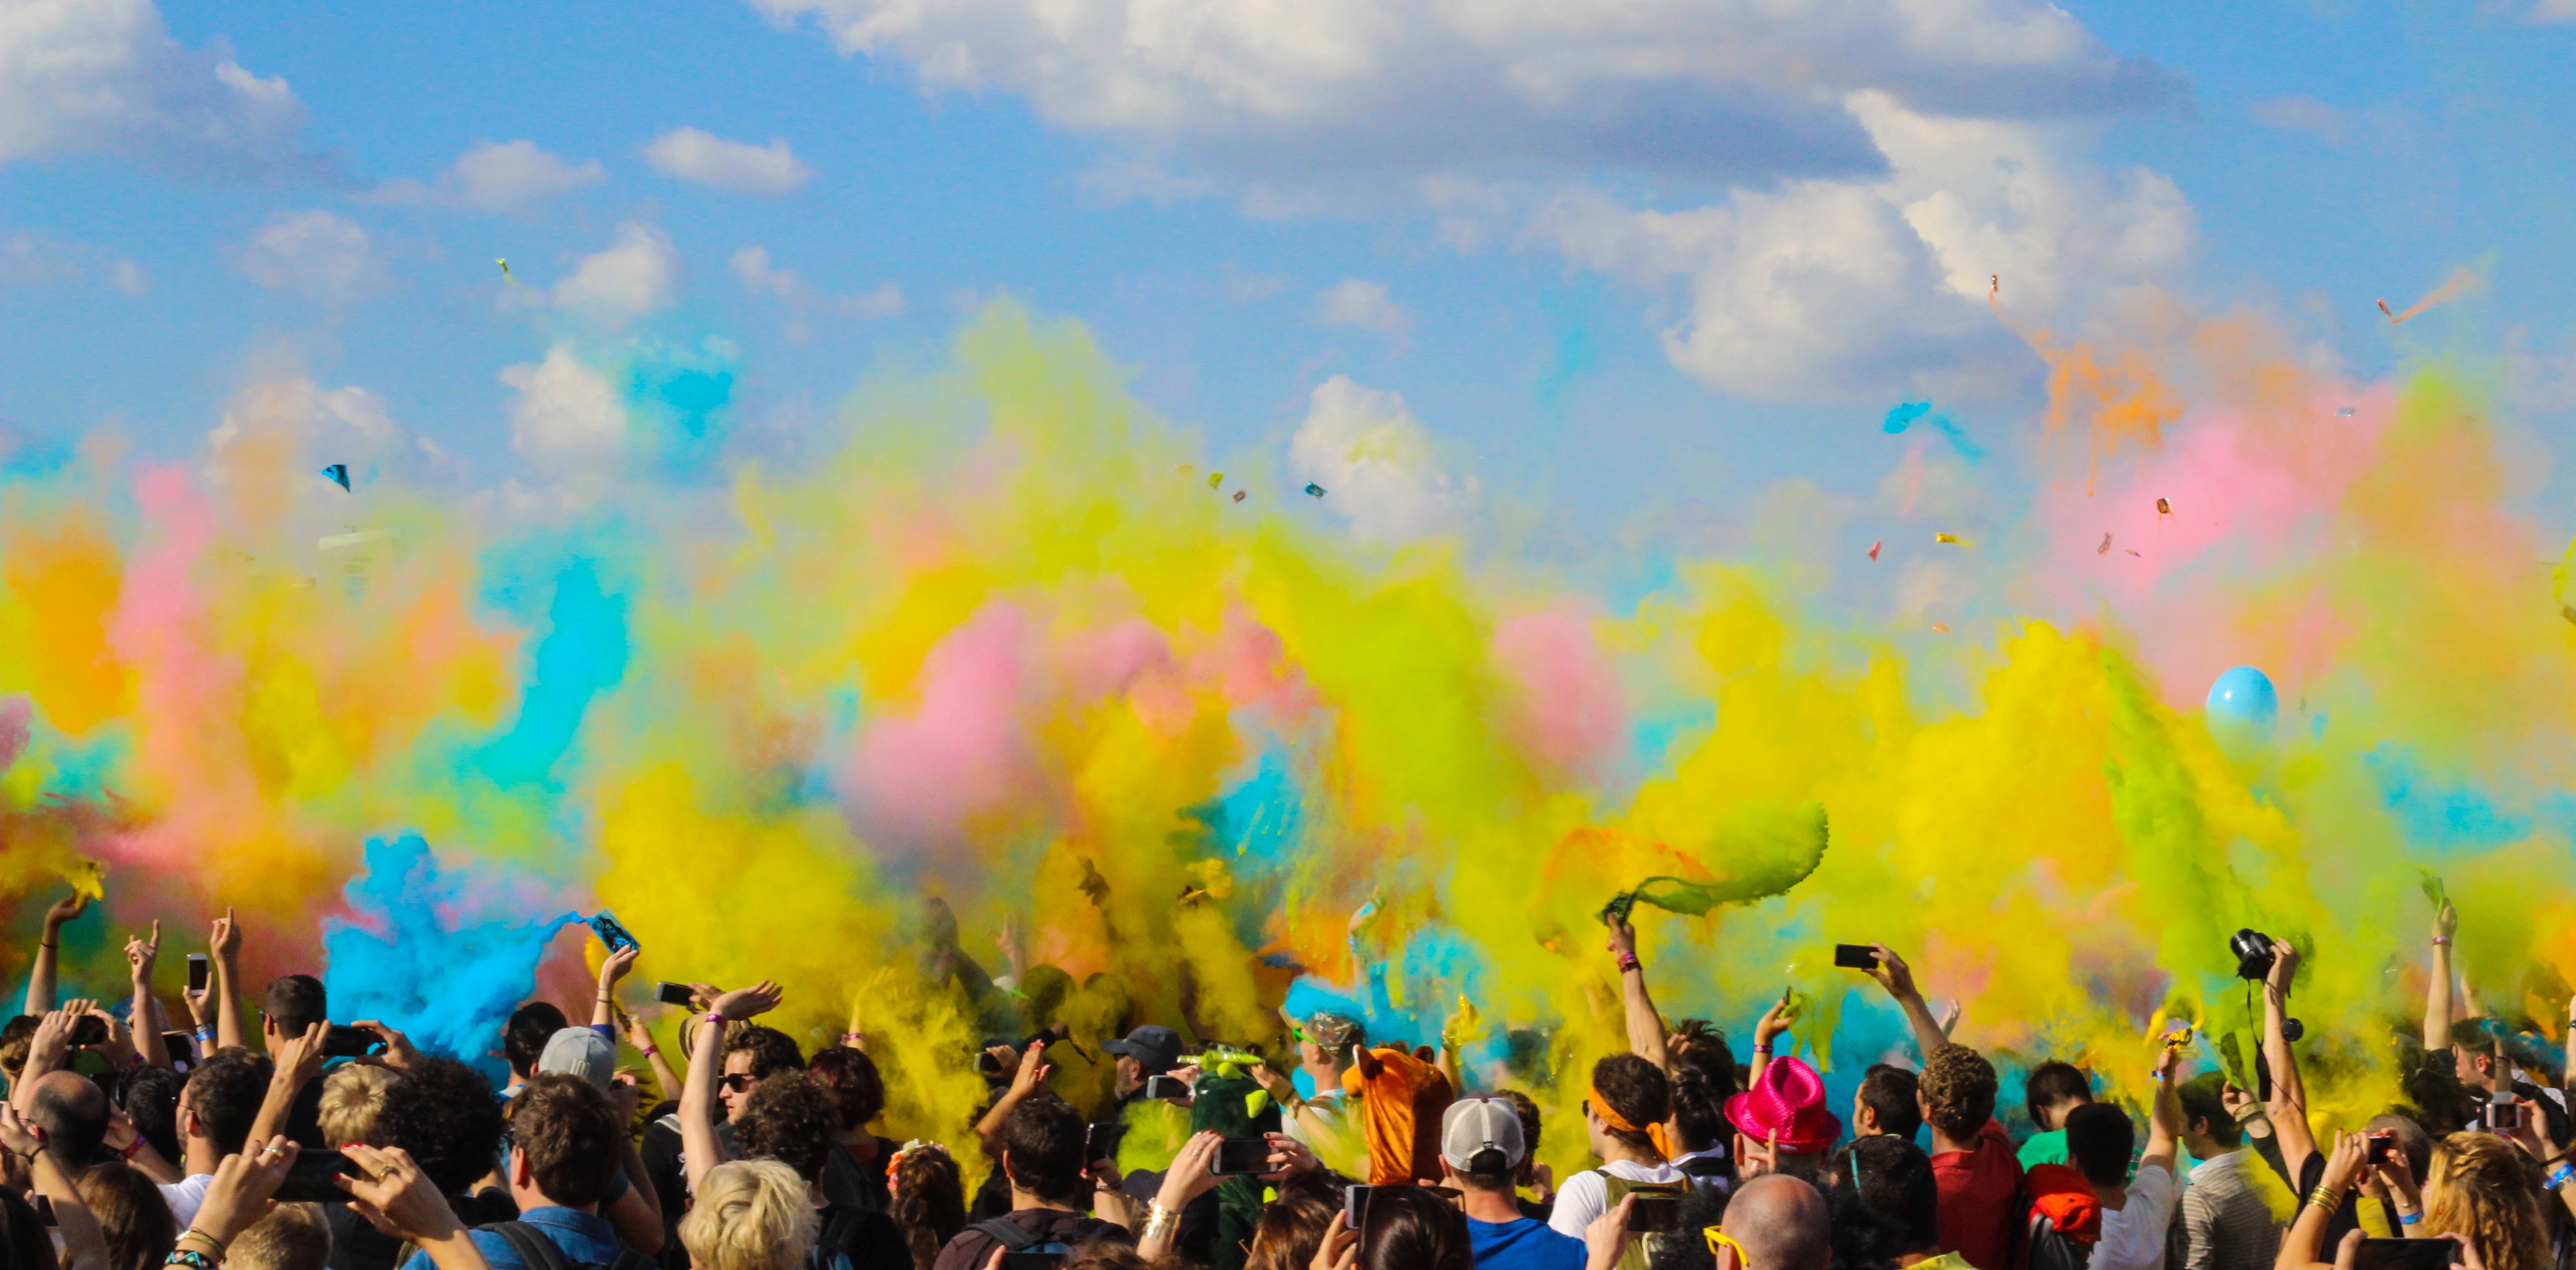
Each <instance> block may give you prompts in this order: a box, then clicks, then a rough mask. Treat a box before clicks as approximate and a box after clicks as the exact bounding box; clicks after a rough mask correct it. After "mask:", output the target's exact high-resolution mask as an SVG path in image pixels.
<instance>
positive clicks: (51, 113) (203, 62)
mask: <svg viewBox="0 0 2576 1270" xmlns="http://www.w3.org/2000/svg"><path fill="white" fill-rule="evenodd" d="M303 126H304V107H303V104H302V103H300V102H298V101H297V100H296V99H295V94H294V93H293V92H292V91H291V90H289V89H288V88H287V86H286V81H285V80H283V79H261V78H259V77H257V76H255V75H252V74H251V73H250V72H248V71H246V70H243V69H242V68H241V65H240V64H239V63H237V62H235V61H234V60H233V58H232V54H231V52H230V51H229V50H227V49H225V48H223V47H222V46H221V45H220V44H218V45H216V46H214V47H212V48H208V49H203V50H198V49H190V48H186V47H184V46H182V45H181V44H180V43H179V42H178V41H176V40H173V39H171V38H170V33H169V31H168V30H167V29H166V28H165V27H164V26H163V25H162V22H161V11H160V9H159V8H157V7H156V6H155V5H154V4H153V3H152V0H9V3H7V4H6V5H5V6H0V163H7V162H10V161H12V160H18V159H37V158H49V157H53V156H58V155H67V154H87V153H106V154H114V155H119V156H122V157H124V158H128V159H132V160H135V161H138V162H142V163H146V164H149V165H152V166H154V167H158V168H161V169H164V170H167V171H174V172H179V173H182V174H185V175H190V176H210V177H252V178H269V177H278V176H294V175H301V176H310V177H318V176H324V175H328V174H329V173H330V171H331V165H329V164H328V163H327V162H325V161H323V160H320V159H318V158H316V157H314V156H312V155H309V154H305V153H303V152H301V151H300V150H299V149H298V136H297V134H298V133H299V132H300V131H301V130H302V128H303Z"/></svg>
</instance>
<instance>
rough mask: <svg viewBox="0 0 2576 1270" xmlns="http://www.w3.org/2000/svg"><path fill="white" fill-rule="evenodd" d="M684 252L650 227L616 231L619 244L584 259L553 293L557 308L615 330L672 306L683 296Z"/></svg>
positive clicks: (626, 227) (626, 226)
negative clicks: (681, 281) (681, 278)
mask: <svg viewBox="0 0 2576 1270" xmlns="http://www.w3.org/2000/svg"><path fill="white" fill-rule="evenodd" d="M680 276H681V266H680V253H679V251H678V250H676V249H675V248H673V247H672V246H671V239H670V237H669V236H668V235H666V234H664V233H663V232H662V231H661V230H659V229H657V228H655V227H653V226H651V225H639V224H635V223H633V222H629V223H627V224H624V225H620V226H618V227H617V241H616V242H614V243H612V244H610V245H609V246H608V247H607V248H606V249H604V250H601V251H596V252H593V253H591V254H590V255H587V256H584V257H582V258H581V260H580V262H579V263H578V264H576V265H574V266H573V271H572V274H571V276H569V277H567V278H565V279H564V280H563V281H561V282H558V283H556V284H555V285H554V289H553V291H552V292H550V293H549V297H550V298H551V299H552V300H553V302H554V304H555V307H557V308H560V309H563V310H565V311H566V312H569V313H572V314H574V315H575V316H578V317H581V318H583V319H585V320H587V321H590V322H594V323H596V324H598V325H600V326H603V327H608V328H611V329H614V328H617V327H622V326H625V325H626V324H628V323H630V322H633V321H635V320H636V319H638V318H642V317H646V316H649V315H651V314H654V313H659V312H661V311H662V310H664V309H666V308H669V307H670V306H671V303H672V301H674V300H676V299H677V298H678V297H679V292H680Z"/></svg>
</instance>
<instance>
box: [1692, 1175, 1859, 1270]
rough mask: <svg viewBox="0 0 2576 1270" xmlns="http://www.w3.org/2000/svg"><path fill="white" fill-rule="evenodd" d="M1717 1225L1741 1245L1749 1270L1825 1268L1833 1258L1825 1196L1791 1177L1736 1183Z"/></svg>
mask: <svg viewBox="0 0 2576 1270" xmlns="http://www.w3.org/2000/svg"><path fill="white" fill-rule="evenodd" d="M1718 1229H1720V1230H1722V1231H1724V1232H1726V1235H1727V1237H1728V1238H1731V1239H1733V1240H1734V1241H1735V1242H1736V1244H1737V1246H1739V1247H1741V1248H1743V1249H1744V1259H1745V1260H1746V1261H1748V1262H1750V1263H1751V1270H1825V1267H1826V1265H1827V1264H1828V1263H1830V1262H1831V1261H1832V1260H1833V1256H1834V1251H1833V1242H1832V1238H1831V1236H1832V1231H1831V1228H1830V1223H1829V1222H1828V1221H1827V1220H1826V1216H1825V1197H1824V1196H1822V1195H1819V1194H1817V1193H1816V1188H1815V1187H1813V1186H1810V1185H1808V1184H1807V1183H1805V1182H1802V1181H1799V1180H1798V1179H1797V1178H1794V1177H1783V1176H1781V1175H1779V1174H1777V1173H1769V1174H1765V1175H1763V1176H1761V1177H1757V1178H1754V1179H1753V1180H1752V1181H1749V1182H1746V1183H1745V1184H1744V1185H1743V1186H1741V1187H1738V1188H1737V1189H1736V1192H1735V1197H1734V1198H1733V1199H1730V1200H1728V1201H1727V1204H1726V1220H1725V1221H1723V1222H1721V1223H1719V1225H1718ZM1735 1270H1746V1267H1743V1266H1738V1267H1736V1268H1735Z"/></svg>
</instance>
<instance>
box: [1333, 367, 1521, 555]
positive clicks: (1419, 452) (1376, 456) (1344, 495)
mask: <svg viewBox="0 0 2576 1270" xmlns="http://www.w3.org/2000/svg"><path fill="white" fill-rule="evenodd" d="M1288 462H1289V464H1290V466H1291V467H1293V468H1294V469H1295V470H1296V473H1297V475H1299V476H1301V477H1304V478H1305V479H1307V480H1309V481H1313V482H1314V483H1316V484H1318V485H1321V486H1323V487H1324V489H1325V490H1326V491H1327V492H1326V494H1325V498H1324V502H1325V505H1326V506H1328V507H1330V508H1332V509H1333V510H1334V511H1336V512H1338V513H1340V514H1341V515H1342V516H1344V517H1346V518H1348V519H1349V520H1350V522H1351V534H1352V536H1353V537H1356V538H1360V539H1363V540H1366V541H1371V542H1401V541H1405V540H1409V539H1414V538H1420V537H1423V536H1424V535H1427V534H1434V533H1438V532H1440V531H1442V530H1444V529H1446V528H1448V527H1449V526H1450V525H1452V524H1454V523H1455V522H1456V519H1457V516H1458V512H1459V510H1460V508H1461V505H1462V503H1463V501H1464V500H1465V499H1466V498H1467V497H1468V496H1471V495H1472V494H1474V492H1475V486H1474V483H1473V482H1469V483H1467V484H1466V486H1465V487H1463V488H1461V487H1459V486H1457V485H1454V484H1453V483H1452V482H1451V481H1450V479H1449V476H1448V474H1447V473H1446V472H1443V471H1441V470H1440V464H1439V460H1438V456H1437V455H1436V454H1435V453H1433V446H1432V438H1431V432H1430V430H1429V429H1427V428H1424V427H1423V426H1422V423H1421V421H1420V420H1417V419H1415V418H1414V417H1413V414H1412V412H1411V411H1409V410H1406V409H1405V406H1404V398H1403V397H1402V396H1400V395H1398V394H1396V393H1392V392H1385V391H1381V390H1378V389H1374V388H1363V387H1361V386H1360V385H1358V384H1355V383H1352V382H1351V380H1350V379H1349V377H1347V376H1343V375H1335V376H1333V377H1332V378H1331V379H1329V380H1326V381H1324V382H1323V383H1322V384H1319V385H1317V386H1316V388H1315V392H1314V395H1313V396H1312V397H1311V398H1310V399H1309V400H1308V402H1307V411H1306V419H1305V422H1303V423H1301V424H1299V425H1298V426H1297V434H1296V435H1295V436H1294V437H1292V438H1290V440H1289V443H1288Z"/></svg>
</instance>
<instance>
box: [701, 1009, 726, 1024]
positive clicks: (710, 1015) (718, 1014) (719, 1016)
mask: <svg viewBox="0 0 2576 1270" xmlns="http://www.w3.org/2000/svg"><path fill="white" fill-rule="evenodd" d="M704 1021H705V1022H708V1023H712V1024H714V1025H716V1026H717V1027H723V1026H724V1025H725V1024H726V1023H728V1022H731V1020H729V1019H727V1018H725V1016H724V1012H723V1011H721V1010H709V1011H707V1016H706V1018H705V1020H704Z"/></svg>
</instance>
